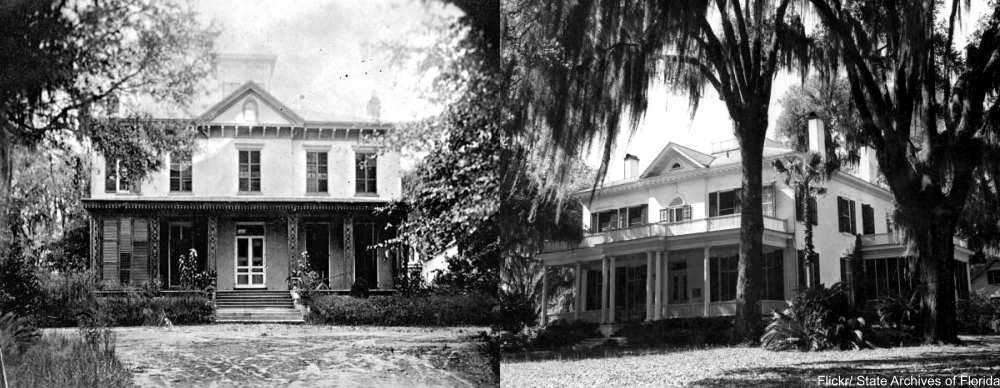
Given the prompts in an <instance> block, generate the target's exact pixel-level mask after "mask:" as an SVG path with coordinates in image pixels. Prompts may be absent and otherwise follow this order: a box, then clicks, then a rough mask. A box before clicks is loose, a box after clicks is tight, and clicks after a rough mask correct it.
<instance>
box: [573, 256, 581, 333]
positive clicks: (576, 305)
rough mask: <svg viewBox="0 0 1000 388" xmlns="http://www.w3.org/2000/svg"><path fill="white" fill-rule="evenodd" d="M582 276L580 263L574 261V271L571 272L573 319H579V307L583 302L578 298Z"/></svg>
mask: <svg viewBox="0 0 1000 388" xmlns="http://www.w3.org/2000/svg"><path fill="white" fill-rule="evenodd" d="M581 282H582V276H581V274H580V263H576V272H575V273H574V274H573V320H574V321H579V320H580V308H581V306H583V302H582V301H581V300H580V299H582V298H581V295H580V294H581V292H580V290H581V289H582V288H583V287H581V285H580V283H581Z"/></svg>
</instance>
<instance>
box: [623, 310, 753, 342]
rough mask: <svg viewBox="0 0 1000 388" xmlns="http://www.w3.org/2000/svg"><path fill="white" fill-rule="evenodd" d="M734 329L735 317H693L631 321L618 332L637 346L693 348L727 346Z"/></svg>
mask: <svg viewBox="0 0 1000 388" xmlns="http://www.w3.org/2000/svg"><path fill="white" fill-rule="evenodd" d="M732 330H733V318H732V317H691V318H671V319H664V320H659V321H650V322H639V323H631V324H628V325H626V326H625V327H624V328H622V329H621V330H619V331H618V333H617V334H616V335H618V336H624V337H625V338H626V339H627V340H628V344H629V346H633V347H670V348H689V347H705V346H718V345H727V344H729V343H730V341H731V340H732V337H731V335H730V334H731V333H732Z"/></svg>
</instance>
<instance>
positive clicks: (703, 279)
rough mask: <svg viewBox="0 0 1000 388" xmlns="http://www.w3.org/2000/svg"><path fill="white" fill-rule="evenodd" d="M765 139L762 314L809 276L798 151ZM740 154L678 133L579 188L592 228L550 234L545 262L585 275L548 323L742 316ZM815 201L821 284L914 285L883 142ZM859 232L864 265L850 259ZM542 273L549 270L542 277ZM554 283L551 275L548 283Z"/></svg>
mask: <svg viewBox="0 0 1000 388" xmlns="http://www.w3.org/2000/svg"><path fill="white" fill-rule="evenodd" d="M825 138H826V137H825V132H824V128H823V123H822V122H821V121H820V120H818V119H813V120H811V121H810V123H809V140H810V149H812V150H814V151H818V150H825V145H824V140H825ZM794 154H796V152H795V151H794V150H792V149H791V148H789V147H787V146H785V145H782V144H780V143H777V142H775V141H772V140H767V141H766V143H765V145H764V166H765V168H764V174H763V192H762V193H761V194H762V195H761V198H762V201H763V209H764V217H763V219H764V234H763V245H764V263H763V267H764V268H763V274H761V277H760V279H761V280H762V281H763V284H762V286H761V290H762V292H763V299H764V301H763V303H762V306H761V313H762V314H769V313H770V312H771V310H772V309H779V310H780V309H783V308H784V307H785V306H787V302H788V301H789V300H791V299H792V297H793V294H794V291H795V289H796V288H798V287H801V286H804V284H805V268H806V267H805V260H804V257H805V255H804V249H805V248H804V246H805V244H804V230H805V225H804V223H803V219H804V217H803V214H802V213H803V212H802V208H803V206H802V200H801V198H802V197H801V193H797V192H796V190H794V189H793V188H792V187H789V186H786V185H785V184H783V179H782V177H781V176H780V175H779V174H778V173H777V172H775V171H774V169H772V168H771V167H770V166H771V162H772V161H774V160H776V159H779V158H784V157H787V156H790V155H794ZM740 160H741V155H740V151H739V147H738V145H737V143H736V141H735V140H730V141H722V142H717V143H714V144H713V146H712V149H711V150H695V149H692V148H689V147H686V146H684V145H682V144H675V143H668V144H666V145H665V146H664V147H663V149H662V151H660V153H659V154H658V155H657V156H656V158H655V159H654V160H652V161H651V162H650V163H649V165H648V167H646V168H645V169H642V170H640V169H639V160H638V158H637V157H635V156H633V155H628V156H626V158H625V166H626V177H625V179H623V180H619V181H614V182H609V183H605V184H603V185H601V186H600V187H598V188H597V189H596V191H593V192H592V191H591V190H584V191H581V192H578V193H575V194H574V197H575V198H576V199H578V200H579V201H580V202H581V203H582V206H583V228H584V230H585V231H586V233H585V237H584V238H583V240H582V241H580V242H578V243H565V242H548V243H546V244H545V246H544V248H543V253H541V254H540V255H538V258H539V259H540V260H541V261H542V264H543V265H544V268H545V269H546V270H549V269H550V268H565V269H570V270H571V271H572V272H573V273H575V274H576V276H575V281H574V284H573V287H572V292H571V294H572V295H573V296H574V297H573V298H571V299H572V303H569V306H568V308H566V307H565V306H560V308H558V309H557V308H556V307H555V306H551V308H549V307H550V306H549V303H548V302H549V301H548V299H549V295H543V301H544V302H543V306H546V308H543V309H542V312H541V315H542V317H541V318H542V322H543V323H546V322H551V321H552V320H553V319H565V320H568V321H572V320H585V321H590V322H598V323H601V324H602V331H604V332H605V333H609V332H610V330H612V329H613V328H614V326H615V325H616V324H620V323H623V322H632V321H643V320H646V321H648V320H660V319H668V318H679V317H696V316H724V315H734V314H735V298H736V281H737V280H736V279H737V263H738V261H739V237H740V236H739V235H740V217H741V204H740V201H741V193H740V191H741V190H742V171H741V165H740ZM823 185H824V186H825V187H826V188H827V194H826V195H825V196H822V197H819V198H817V199H816V200H815V206H811V207H812V208H813V209H815V213H814V216H813V217H812V219H813V220H814V222H813V223H814V226H813V230H814V233H815V237H814V244H815V250H816V252H817V253H818V255H819V260H818V261H817V264H818V272H817V273H818V274H819V281H820V283H823V284H826V285H828V286H829V285H832V284H834V283H836V282H842V281H860V282H865V284H866V285H867V287H866V289H867V290H868V291H867V294H868V295H867V296H868V298H869V299H881V298H885V297H887V296H890V295H894V294H899V295H907V294H908V293H910V292H911V291H912V290H914V289H915V286H916V276H911V274H910V269H909V266H908V264H907V263H908V260H907V258H908V257H912V256H913V255H914V254H915V253H914V252H911V251H909V250H908V249H907V246H906V245H905V244H904V243H903V241H902V240H901V238H900V236H899V235H898V234H897V233H896V230H895V228H894V227H893V222H892V216H891V213H892V211H893V208H894V205H893V197H892V194H891V193H890V192H889V191H888V190H887V189H886V188H884V184H882V183H881V182H880V174H879V172H878V168H877V162H876V161H875V159H874V151H872V150H862V152H861V155H860V161H859V162H858V163H857V165H856V166H851V167H849V168H844V169H841V170H840V171H838V172H836V173H834V174H833V175H832V176H830V177H829V179H828V180H827V181H826V182H824V183H823ZM857 242H860V247H858V248H859V249H860V251H861V255H862V257H863V263H864V265H863V271H862V273H858V274H853V273H851V270H850V266H848V265H847V260H849V257H850V256H851V254H852V252H854V251H855V247H856V245H857ZM954 243H955V257H954V260H956V261H957V263H956V264H957V270H956V277H955V282H956V285H957V287H956V289H957V290H958V291H957V293H956V297H958V298H966V297H968V293H969V289H970V282H969V270H968V265H967V264H968V260H969V256H970V255H971V254H972V252H971V251H970V250H969V249H968V248H967V245H966V242H965V241H962V240H959V239H955V241H954ZM543 279H544V280H543V281H547V280H548V277H547V276H543ZM542 289H543V290H547V289H548V285H544V286H543V287H542Z"/></svg>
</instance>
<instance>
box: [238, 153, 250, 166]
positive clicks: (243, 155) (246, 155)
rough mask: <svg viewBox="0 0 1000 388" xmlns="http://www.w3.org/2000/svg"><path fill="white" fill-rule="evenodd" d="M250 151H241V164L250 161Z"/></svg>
mask: <svg viewBox="0 0 1000 388" xmlns="http://www.w3.org/2000/svg"><path fill="white" fill-rule="evenodd" d="M249 155H250V154H249V151H240V164H243V163H247V162H249V161H250V156H249Z"/></svg>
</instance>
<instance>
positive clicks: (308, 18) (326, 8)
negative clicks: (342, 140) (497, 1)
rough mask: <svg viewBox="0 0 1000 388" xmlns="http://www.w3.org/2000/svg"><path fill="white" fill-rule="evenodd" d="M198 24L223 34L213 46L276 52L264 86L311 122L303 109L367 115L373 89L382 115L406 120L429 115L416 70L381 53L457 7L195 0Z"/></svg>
mask: <svg viewBox="0 0 1000 388" xmlns="http://www.w3.org/2000/svg"><path fill="white" fill-rule="evenodd" d="M193 5H194V8H195V9H196V10H197V11H198V12H199V13H201V14H202V17H203V19H204V21H205V22H206V23H207V22H209V21H214V22H215V23H217V26H218V27H220V30H221V35H220V36H219V37H218V38H217V40H216V51H217V52H219V53H227V54H264V55H277V65H276V67H275V71H274V76H273V79H272V85H269V86H268V91H269V92H271V94H273V95H274V96H275V97H277V98H278V99H279V100H281V101H282V102H283V103H285V104H286V105H289V107H290V108H291V109H292V110H294V111H296V112H297V113H299V114H300V115H301V116H304V117H305V118H306V119H307V120H308V119H309V116H310V115H309V112H325V113H333V114H341V115H346V116H356V117H365V116H366V114H365V106H366V104H367V103H368V100H369V99H370V98H371V96H372V93H373V92H375V93H376V95H377V96H378V98H379V99H380V100H381V103H382V118H383V120H387V121H403V120H410V119H414V118H418V117H422V116H425V115H427V114H428V113H432V112H434V108H433V107H430V106H428V105H427V104H425V103H424V101H423V100H421V99H419V98H418V96H417V94H416V93H415V91H414V88H413V86H414V85H415V84H416V83H417V82H418V81H419V79H420V77H418V74H417V73H416V72H415V71H413V70H412V69H410V71H399V69H398V68H394V67H393V66H391V64H390V62H389V61H388V55H387V53H385V52H384V50H382V51H379V50H373V49H372V47H373V46H377V45H378V44H380V43H381V44H384V43H392V42H405V43H408V44H426V43H429V42H433V41H435V35H433V34H432V33H431V32H429V31H428V29H427V28H424V27H423V24H422V23H423V22H424V21H426V20H439V18H435V17H433V16H435V15H438V16H440V17H444V18H446V19H444V20H445V22H450V20H451V19H454V18H457V17H458V16H460V15H461V12H460V11H458V10H457V9H455V8H453V7H445V6H444V5H442V4H440V2H435V1H421V0H391V1H383V0H379V1H357V0H354V1H319V0H296V1H287V0H281V1H278V0H240V1H231V0H228V1H227V0H195V1H194V2H193Z"/></svg>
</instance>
